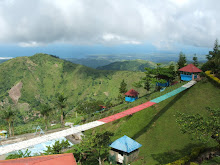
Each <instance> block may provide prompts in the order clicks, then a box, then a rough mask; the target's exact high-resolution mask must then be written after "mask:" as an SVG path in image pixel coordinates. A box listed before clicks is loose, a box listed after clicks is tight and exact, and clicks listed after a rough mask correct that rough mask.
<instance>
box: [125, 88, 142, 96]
mask: <svg viewBox="0 0 220 165" xmlns="http://www.w3.org/2000/svg"><path fill="white" fill-rule="evenodd" d="M138 94H139V93H138V92H137V91H135V90H134V89H131V90H130V91H128V92H126V93H125V95H127V96H134V97H136V96H137V95H138Z"/></svg>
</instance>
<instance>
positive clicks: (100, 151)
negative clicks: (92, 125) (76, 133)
mask: <svg viewBox="0 0 220 165" xmlns="http://www.w3.org/2000/svg"><path fill="white" fill-rule="evenodd" d="M112 136H113V133H111V132H108V131H106V132H104V133H92V134H91V135H87V136H84V137H83V140H82V142H81V143H80V144H78V145H74V146H73V150H69V151H68V152H73V154H74V156H75V158H76V159H77V160H78V163H80V164H88V165H90V164H98V163H99V165H102V163H103V161H104V160H106V159H107V158H108V155H109V149H110V148H109V144H110V143H111V137H112Z"/></svg>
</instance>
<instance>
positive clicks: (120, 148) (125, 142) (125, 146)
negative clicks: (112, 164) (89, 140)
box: [109, 135, 142, 164]
mask: <svg viewBox="0 0 220 165" xmlns="http://www.w3.org/2000/svg"><path fill="white" fill-rule="evenodd" d="M141 146H142V145H141V144H139V143H138V142H136V141H135V140H133V139H131V138H130V137H128V136H126V135H124V136H123V137H121V138H119V139H117V140H115V141H114V142H113V143H112V144H111V145H110V147H111V150H110V152H109V153H110V156H111V157H114V158H115V161H116V162H119V163H125V164H128V163H130V162H132V161H134V160H135V159H137V157H138V154H139V148H140V147H141Z"/></svg>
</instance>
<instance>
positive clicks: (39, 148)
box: [22, 137, 73, 156]
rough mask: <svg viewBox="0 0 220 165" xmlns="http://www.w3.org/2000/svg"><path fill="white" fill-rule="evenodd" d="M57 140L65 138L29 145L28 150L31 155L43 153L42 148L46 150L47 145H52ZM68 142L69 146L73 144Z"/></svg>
mask: <svg viewBox="0 0 220 165" xmlns="http://www.w3.org/2000/svg"><path fill="white" fill-rule="evenodd" d="M57 140H59V141H60V142H61V141H62V140H67V139H66V138H64V137H63V138H60V139H56V140H51V141H47V142H44V143H41V144H37V145H35V146H32V147H29V148H28V150H29V151H31V156H33V155H34V154H38V153H43V152H44V150H47V146H53V145H54V144H55V142H56V141H57ZM69 143H70V145H71V146H72V145H73V144H72V143H71V142H70V141H69ZM25 150H26V149H23V150H22V151H23V152H25Z"/></svg>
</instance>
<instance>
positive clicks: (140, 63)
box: [97, 60, 157, 72]
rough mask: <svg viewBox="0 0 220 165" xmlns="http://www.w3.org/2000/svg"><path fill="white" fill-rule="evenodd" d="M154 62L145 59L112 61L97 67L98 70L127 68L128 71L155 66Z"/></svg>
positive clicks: (142, 69)
mask: <svg viewBox="0 0 220 165" xmlns="http://www.w3.org/2000/svg"><path fill="white" fill-rule="evenodd" d="M156 66H157V65H156V63H154V62H151V61H145V60H128V61H119V62H113V63H111V64H108V65H105V66H101V67H97V69H99V70H129V71H142V72H143V71H145V69H144V68H146V67H147V68H156Z"/></svg>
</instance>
